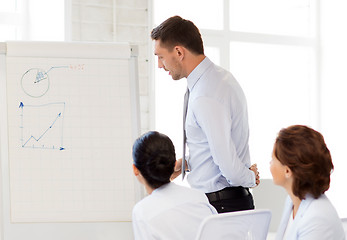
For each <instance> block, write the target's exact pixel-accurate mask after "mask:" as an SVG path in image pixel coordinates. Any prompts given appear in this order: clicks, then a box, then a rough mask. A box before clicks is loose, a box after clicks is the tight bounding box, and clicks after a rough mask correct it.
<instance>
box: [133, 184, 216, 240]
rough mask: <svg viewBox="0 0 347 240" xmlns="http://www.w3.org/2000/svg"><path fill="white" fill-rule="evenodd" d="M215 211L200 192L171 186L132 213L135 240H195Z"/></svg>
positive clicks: (150, 197) (156, 190)
mask: <svg viewBox="0 0 347 240" xmlns="http://www.w3.org/2000/svg"><path fill="white" fill-rule="evenodd" d="M212 214H217V211H216V209H215V208H214V207H213V206H212V205H210V203H209V202H208V199H207V197H206V195H205V194H204V193H202V192H200V191H198V190H195V189H191V188H187V187H183V186H179V185H176V184H175V183H168V184H165V185H164V186H161V187H160V188H157V189H155V190H154V191H153V192H152V194H150V195H149V196H147V197H145V198H144V199H142V200H141V201H140V202H138V203H137V204H136V205H135V207H134V209H133V231H134V237H135V239H141V240H146V239H151V240H153V239H165V240H170V239H175V240H180V239H195V237H196V235H197V230H198V228H199V225H200V223H201V222H202V220H203V219H204V218H205V217H207V216H210V215H212Z"/></svg>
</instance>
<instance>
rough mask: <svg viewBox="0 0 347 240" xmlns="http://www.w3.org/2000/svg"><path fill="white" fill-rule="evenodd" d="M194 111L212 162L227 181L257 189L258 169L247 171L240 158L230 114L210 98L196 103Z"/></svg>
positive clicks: (250, 168) (194, 103)
mask: <svg viewBox="0 0 347 240" xmlns="http://www.w3.org/2000/svg"><path fill="white" fill-rule="evenodd" d="M192 110H193V112H194V115H195V117H196V119H197V121H198V124H199V126H200V127H201V128H202V130H203V132H204V133H205V135H206V137H207V140H208V144H209V147H210V151H211V154H212V158H213V161H214V163H215V164H216V165H217V166H218V167H219V169H220V171H221V172H222V175H223V176H224V177H225V178H226V179H227V181H228V182H229V183H230V184H232V185H234V186H243V187H254V186H256V182H257V175H259V174H258V170H257V168H256V167H247V166H246V165H245V164H244V163H243V162H242V161H241V160H240V158H239V157H238V155H237V151H236V146H235V143H234V141H233V139H232V136H231V131H233V129H231V128H232V124H233V122H232V119H231V116H230V111H229V110H228V109H226V107H225V106H224V105H222V104H221V103H219V102H218V101H217V100H215V99H213V98H208V97H199V98H197V99H195V101H194V102H193V103H192ZM258 181H259V176H258Z"/></svg>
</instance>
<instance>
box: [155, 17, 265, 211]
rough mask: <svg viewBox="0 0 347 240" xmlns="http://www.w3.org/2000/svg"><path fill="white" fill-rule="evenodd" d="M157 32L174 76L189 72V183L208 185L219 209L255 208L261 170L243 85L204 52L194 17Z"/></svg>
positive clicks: (162, 62)
mask: <svg viewBox="0 0 347 240" xmlns="http://www.w3.org/2000/svg"><path fill="white" fill-rule="evenodd" d="M151 37H152V39H153V40H154V41H155V47H154V54H155V55H156V56H157V57H158V67H159V68H164V70H165V71H168V72H169V74H170V75H171V77H172V79H173V80H179V79H182V78H187V85H188V90H189V101H188V110H187V115H186V120H185V131H186V140H187V146H188V148H189V160H188V164H187V167H188V168H189V169H190V173H189V175H188V177H187V180H188V183H189V184H190V185H191V187H193V188H196V189H199V190H201V191H204V192H205V193H206V195H207V197H208V199H209V201H210V203H211V204H212V205H213V206H214V207H215V208H216V209H217V211H218V212H219V213H221V212H231V211H239V210H247V209H254V204H253V197H252V195H251V193H250V192H249V189H248V188H249V187H254V186H257V185H258V184H259V173H258V169H257V166H256V165H252V166H251V163H250V155H249V147H248V138H249V127H248V113H247V103H246V98H245V96H244V93H243V91H242V89H241V87H240V85H239V84H238V82H237V81H236V80H235V78H234V77H233V76H232V75H231V73H230V72H228V71H226V70H224V69H222V68H220V67H218V66H216V65H214V64H213V63H212V62H211V61H210V60H209V59H208V58H207V57H206V56H205V55H204V47H203V42H202V38H201V35H200V32H199V29H198V28H197V27H196V26H195V25H194V24H193V23H192V22H191V21H189V20H185V19H182V18H181V17H179V16H174V17H171V18H169V19H167V20H165V21H164V22H163V23H162V24H160V25H159V26H158V27H156V28H154V29H153V30H152V33H151ZM181 161H182V159H179V160H178V161H177V163H176V172H177V174H174V176H173V178H174V177H177V175H179V170H180V166H181Z"/></svg>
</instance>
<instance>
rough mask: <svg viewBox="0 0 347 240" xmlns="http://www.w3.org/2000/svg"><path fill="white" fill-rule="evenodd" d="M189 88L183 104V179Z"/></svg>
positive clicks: (183, 173) (184, 172)
mask: <svg viewBox="0 0 347 240" xmlns="http://www.w3.org/2000/svg"><path fill="white" fill-rule="evenodd" d="M188 99H189V89H188V88H187V91H186V94H184V105H183V155H182V166H181V171H182V180H183V179H184V176H185V174H186V141H187V137H186V116H187V109H188Z"/></svg>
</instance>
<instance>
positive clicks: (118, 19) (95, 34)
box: [71, 0, 151, 132]
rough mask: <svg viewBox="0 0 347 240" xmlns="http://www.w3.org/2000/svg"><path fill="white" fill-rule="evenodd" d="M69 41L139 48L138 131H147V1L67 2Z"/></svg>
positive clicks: (99, 0) (149, 51)
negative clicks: (120, 43) (69, 5)
mask: <svg viewBox="0 0 347 240" xmlns="http://www.w3.org/2000/svg"><path fill="white" fill-rule="evenodd" d="M71 4H72V10H71V17H72V27H71V29H72V32H71V40H72V41H92V42H93V41H97V42H113V41H117V42H130V43H132V44H135V45H138V46H139V85H140V105H141V106H140V107H141V131H142V132H145V131H147V130H148V129H149V128H150V124H151V123H150V121H149V96H150V91H151V90H150V83H149V69H150V55H149V54H151V50H150V46H151V45H150V41H151V39H150V31H151V29H150V26H149V25H150V24H149V19H150V16H149V13H150V10H149V7H148V6H149V1H148V0H88V1H82V0H71Z"/></svg>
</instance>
